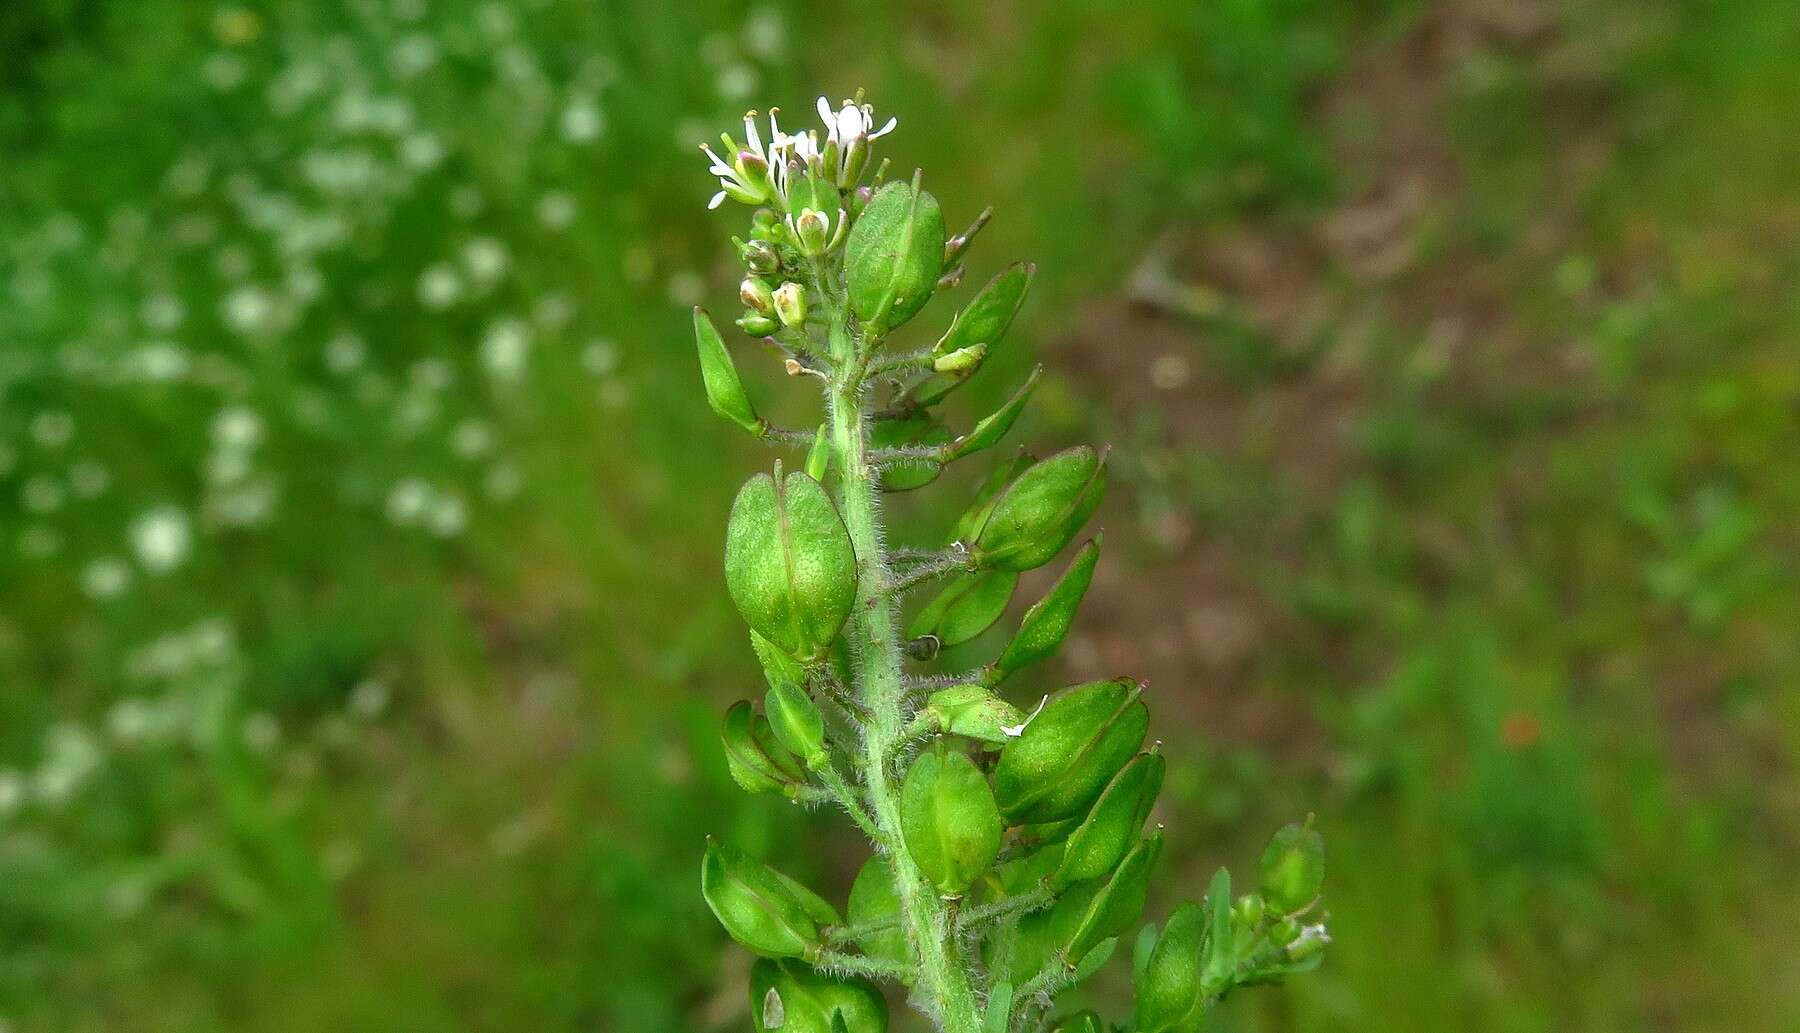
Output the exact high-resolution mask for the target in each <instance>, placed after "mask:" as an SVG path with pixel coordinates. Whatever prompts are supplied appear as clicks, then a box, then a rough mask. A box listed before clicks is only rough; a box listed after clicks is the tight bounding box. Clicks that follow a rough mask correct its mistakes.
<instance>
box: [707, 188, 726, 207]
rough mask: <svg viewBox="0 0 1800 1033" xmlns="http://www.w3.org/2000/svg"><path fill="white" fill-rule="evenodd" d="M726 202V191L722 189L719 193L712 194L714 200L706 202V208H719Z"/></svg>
mask: <svg viewBox="0 0 1800 1033" xmlns="http://www.w3.org/2000/svg"><path fill="white" fill-rule="evenodd" d="M724 203H725V191H723V190H721V191H719V192H718V193H716V194H714V195H712V200H710V201H708V202H706V210H707V211H709V212H710V211H712V210H713V209H714V208H717V207H719V206H720V205H722V204H724Z"/></svg>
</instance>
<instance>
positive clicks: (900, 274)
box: [844, 177, 945, 329]
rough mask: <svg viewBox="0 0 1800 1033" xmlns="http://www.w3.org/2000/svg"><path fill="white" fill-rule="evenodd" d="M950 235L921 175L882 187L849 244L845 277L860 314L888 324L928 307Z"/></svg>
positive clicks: (852, 230)
mask: <svg viewBox="0 0 1800 1033" xmlns="http://www.w3.org/2000/svg"><path fill="white" fill-rule="evenodd" d="M944 236H945V233H944V214H943V212H942V211H941V210H939V208H938V202H937V198H935V197H932V196H931V194H930V193H929V192H928V191H925V190H923V189H920V188H919V186H918V180H917V177H915V178H914V181H913V182H912V183H910V184H908V183H902V182H899V181H895V182H892V183H889V184H887V185H886V186H884V187H882V188H881V189H880V190H877V191H876V192H875V196H873V197H871V198H870V199H869V203H868V205H867V206H866V207H865V208H863V210H862V214H861V215H859V216H857V219H856V223H855V225H853V226H851V227H850V238H849V240H848V241H847V242H846V243H845V245H844V278H845V281H846V283H847V285H848V288H849V297H850V307H851V309H852V310H853V311H855V313H856V315H857V317H858V318H860V319H862V320H864V321H865V322H869V323H873V324H875V325H876V326H877V328H879V329H887V328H890V327H896V326H899V325H900V324H902V323H904V322H906V321H907V320H908V319H911V318H912V316H913V315H914V314H915V313H917V312H918V311H919V309H920V308H922V307H924V305H925V303H926V302H927V301H930V300H931V295H932V293H933V292H934V291H935V290H936V289H937V281H938V276H939V275H941V273H942V271H943V258H944Z"/></svg>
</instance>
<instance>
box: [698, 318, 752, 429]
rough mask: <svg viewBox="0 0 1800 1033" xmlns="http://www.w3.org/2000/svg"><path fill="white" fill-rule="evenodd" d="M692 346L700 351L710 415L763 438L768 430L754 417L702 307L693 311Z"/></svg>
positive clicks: (710, 319)
mask: <svg viewBox="0 0 1800 1033" xmlns="http://www.w3.org/2000/svg"><path fill="white" fill-rule="evenodd" d="M694 343H695V345H696V347H697V348H698V349H699V352H700V379H701V381H702V382H703V383H704V384H705V385H706V403H707V404H708V405H710V406H712V411H713V412H715V413H718V414H719V415H720V416H723V417H724V418H725V419H728V420H730V421H731V422H733V423H735V424H737V425H738V426H740V427H742V428H744V429H745V430H747V431H749V432H750V433H752V434H755V435H756V436H757V437H759V438H760V437H762V436H763V433H764V432H765V431H766V430H767V429H768V428H767V426H766V425H765V424H764V423H763V421H762V420H760V419H758V418H757V415H756V408H755V407H754V406H752V405H751V404H750V396H749V395H748V394H747V393H745V391H744V382H743V380H741V379H740V378H739V377H738V371H737V366H736V365H735V364H734V363H733V362H732V361H731V353H730V352H729V351H727V350H726V349H725V342H724V340H723V339H721V338H720V337H719V330H718V328H717V327H715V326H713V321H712V317H710V316H708V315H707V314H706V310H705V309H702V308H695V309H694Z"/></svg>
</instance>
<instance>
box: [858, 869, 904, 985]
mask: <svg viewBox="0 0 1800 1033" xmlns="http://www.w3.org/2000/svg"><path fill="white" fill-rule="evenodd" d="M844 917H845V921H846V922H848V923H849V924H850V925H853V926H868V925H872V924H874V923H876V922H880V921H884V920H888V919H893V920H895V924H893V925H892V926H889V927H888V928H886V929H883V930H882V931H880V932H876V933H870V934H869V935H867V936H865V937H863V938H862V939H860V940H858V941H857V946H859V947H861V948H862V952H863V953H864V954H866V955H868V956H869V957H871V958H877V959H880V960H883V961H894V962H901V963H905V962H908V961H910V960H912V952H911V951H910V950H908V949H907V946H906V931H905V930H904V929H902V928H901V927H900V925H899V922H898V919H899V917H900V893H899V891H898V890H896V889H895V888H894V871H893V869H892V868H890V867H889V866H888V861H887V858H885V857H882V856H880V855H877V856H875V857H871V858H869V860H868V861H867V862H865V863H864V864H863V866H862V871H860V872H858V873H856V881H855V882H854V883H851V884H850V905H849V908H848V910H847V913H846V914H845V916H844Z"/></svg>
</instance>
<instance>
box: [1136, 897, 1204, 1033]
mask: <svg viewBox="0 0 1800 1033" xmlns="http://www.w3.org/2000/svg"><path fill="white" fill-rule="evenodd" d="M1206 927H1207V912H1206V910H1205V909H1204V908H1202V907H1201V906H1200V905H1198V904H1194V903H1191V902H1190V903H1185V904H1182V905H1181V906H1180V907H1178V908H1176V909H1175V913H1174V914H1173V915H1170V916H1169V921H1168V924H1167V925H1165V926H1164V927H1163V931H1162V935H1161V936H1160V937H1159V938H1157V939H1156V941H1155V945H1154V946H1153V947H1152V948H1151V949H1150V951H1149V953H1148V955H1147V956H1146V957H1145V960H1144V963H1143V965H1141V966H1140V967H1139V971H1138V972H1137V975H1136V978H1135V983H1136V987H1137V1029H1138V1033H1172V1031H1176V1030H1183V1029H1187V1028H1188V1027H1190V1026H1191V1025H1192V1024H1193V1023H1194V1022H1195V1020H1197V1019H1198V1018H1199V1017H1200V1013H1201V1011H1202V1009H1203V1007H1204V1004H1205V1001H1204V996H1205V995H1204V994H1203V993H1202V991H1201V986H1200V956H1201V951H1202V949H1203V948H1204V947H1205V943H1206V935H1207V933H1206ZM1152 931H1153V927H1152Z"/></svg>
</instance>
